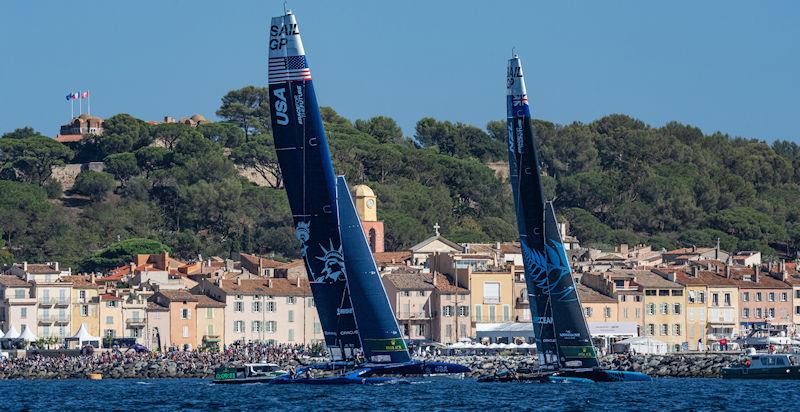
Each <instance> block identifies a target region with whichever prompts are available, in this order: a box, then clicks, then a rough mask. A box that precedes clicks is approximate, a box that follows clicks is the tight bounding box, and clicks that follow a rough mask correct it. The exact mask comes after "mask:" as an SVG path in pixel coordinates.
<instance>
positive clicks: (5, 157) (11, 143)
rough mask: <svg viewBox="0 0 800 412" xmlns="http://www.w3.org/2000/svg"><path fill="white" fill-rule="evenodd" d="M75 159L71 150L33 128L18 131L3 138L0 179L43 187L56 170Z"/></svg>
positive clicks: (1, 141)
mask: <svg viewBox="0 0 800 412" xmlns="http://www.w3.org/2000/svg"><path fill="white" fill-rule="evenodd" d="M73 155H74V153H73V152H72V150H70V149H69V148H68V147H66V146H64V145H63V144H61V143H59V142H57V141H55V140H53V139H50V138H47V137H45V136H42V135H40V134H38V133H35V132H33V130H32V129H30V128H25V129H17V130H15V131H13V132H11V133H9V134H6V135H3V137H2V138H0V177H2V178H6V179H13V180H19V181H23V182H28V183H35V184H38V185H42V184H44V183H45V181H47V179H48V178H50V175H51V174H52V168H53V166H61V165H63V164H64V163H65V162H67V161H68V160H70V159H71V158H72V156H73Z"/></svg>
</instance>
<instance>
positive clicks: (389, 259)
mask: <svg viewBox="0 0 800 412" xmlns="http://www.w3.org/2000/svg"><path fill="white" fill-rule="evenodd" d="M373 256H375V262H376V263H403V261H406V260H408V259H411V256H412V254H411V251H410V250H401V251H398V252H375V253H373Z"/></svg>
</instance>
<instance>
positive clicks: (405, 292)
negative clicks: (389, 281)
mask: <svg viewBox="0 0 800 412" xmlns="http://www.w3.org/2000/svg"><path fill="white" fill-rule="evenodd" d="M400 296H405V297H409V296H411V291H410V290H404V291H402V292H400Z"/></svg>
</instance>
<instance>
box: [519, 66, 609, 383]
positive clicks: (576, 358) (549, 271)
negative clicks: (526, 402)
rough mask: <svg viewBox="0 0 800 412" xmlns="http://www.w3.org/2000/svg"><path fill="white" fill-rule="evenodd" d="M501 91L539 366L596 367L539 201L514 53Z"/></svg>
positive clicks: (554, 233)
mask: <svg viewBox="0 0 800 412" xmlns="http://www.w3.org/2000/svg"><path fill="white" fill-rule="evenodd" d="M506 95H507V96H506V109H507V113H506V114H507V122H508V123H507V126H508V155H509V177H510V181H511V188H512V192H513V195H514V204H515V207H516V212H517V227H518V229H519V234H520V245H521V248H522V258H523V263H524V265H525V283H526V286H527V290H528V296H529V300H530V308H531V314H532V316H531V318H532V322H533V331H534V335H535V336H536V347H537V351H538V354H539V364H540V366H541V367H543V368H552V369H562V368H591V367H596V366H598V364H599V363H598V361H597V356H596V355H595V352H594V348H593V346H592V341H591V335H590V334H589V329H588V327H587V325H586V320H585V318H584V317H583V312H582V310H581V305H580V301H579V300H578V294H577V290H576V288H575V281H574V279H573V278H572V272H571V270H570V267H569V262H568V261H567V257H566V253H565V252H564V246H563V243H562V241H561V236H560V234H559V230H558V224H557V222H556V218H555V212H554V210H553V205H552V203H550V202H547V203H545V201H544V194H543V192H542V184H541V180H540V170H539V155H538V150H537V147H536V143H537V142H536V139H535V136H534V133H533V128H532V126H531V114H530V107H529V105H528V96H527V92H526V89H525V79H524V77H523V74H522V65H521V63H520V60H519V58H518V57H516V56H514V58H512V59H510V60H509V62H508V74H507V78H506Z"/></svg>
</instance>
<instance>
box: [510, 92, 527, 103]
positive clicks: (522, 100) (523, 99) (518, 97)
mask: <svg viewBox="0 0 800 412" xmlns="http://www.w3.org/2000/svg"><path fill="white" fill-rule="evenodd" d="M511 102H512V103H513V104H514V106H522V105H523V104H528V96H527V95H524V94H523V95H514V97H513V98H512V99H511Z"/></svg>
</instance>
